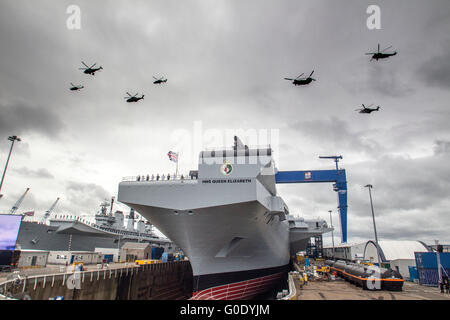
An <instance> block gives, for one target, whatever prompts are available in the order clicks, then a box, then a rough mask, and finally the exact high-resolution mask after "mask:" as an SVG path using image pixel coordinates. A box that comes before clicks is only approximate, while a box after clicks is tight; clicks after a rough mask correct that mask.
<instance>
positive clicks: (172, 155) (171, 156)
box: [167, 151, 178, 162]
mask: <svg viewBox="0 0 450 320" xmlns="http://www.w3.org/2000/svg"><path fill="white" fill-rule="evenodd" d="M167 155H168V156H169V160H170V161H173V162H178V153H176V152H173V151H169V153H168V154H167Z"/></svg>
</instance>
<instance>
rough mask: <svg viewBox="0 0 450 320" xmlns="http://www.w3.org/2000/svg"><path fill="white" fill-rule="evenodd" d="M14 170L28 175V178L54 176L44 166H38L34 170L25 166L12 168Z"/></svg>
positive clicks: (51, 177) (48, 177)
mask: <svg viewBox="0 0 450 320" xmlns="http://www.w3.org/2000/svg"><path fill="white" fill-rule="evenodd" d="M13 171H14V172H16V173H18V174H20V175H22V176H25V177H28V178H42V179H53V178H54V176H53V175H52V174H51V173H50V171H48V170H47V169H46V168H39V169H36V170H33V169H28V168H26V167H22V168H18V169H13Z"/></svg>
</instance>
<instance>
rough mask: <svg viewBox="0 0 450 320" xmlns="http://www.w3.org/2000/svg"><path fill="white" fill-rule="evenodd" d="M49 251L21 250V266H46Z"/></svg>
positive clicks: (19, 264)
mask: <svg viewBox="0 0 450 320" xmlns="http://www.w3.org/2000/svg"><path fill="white" fill-rule="evenodd" d="M48 255H49V251H45V250H32V249H29V250H21V251H20V257H19V263H18V265H17V266H18V267H19V268H27V267H45V266H46V265H47V260H48Z"/></svg>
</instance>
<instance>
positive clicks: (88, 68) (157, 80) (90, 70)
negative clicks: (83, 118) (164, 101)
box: [69, 61, 167, 102]
mask: <svg viewBox="0 0 450 320" xmlns="http://www.w3.org/2000/svg"><path fill="white" fill-rule="evenodd" d="M81 63H82V64H83V65H84V67H82V68H78V70H82V71H83V73H85V74H90V75H92V76H94V75H95V73H96V72H98V71H100V70H103V67H102V66H99V67H98V68H95V66H96V64H97V63H94V64H93V65H91V66H88V65H87V64H86V63H85V62H84V61H81ZM153 78H154V79H155V81H153V84H162V83H165V82H167V78H164V77H161V78H156V77H155V76H153ZM70 85H71V87H70V88H69V90H70V91H79V90H81V89H83V88H84V86H83V85H75V84H73V83H72V82H71V83H70ZM126 94H127V95H128V97H124V99H127V100H126V102H138V101H139V100H143V99H144V94H142V95H141V96H140V97H138V93H136V94H135V95H133V96H132V95H131V94H130V93H129V92H126Z"/></svg>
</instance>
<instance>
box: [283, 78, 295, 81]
mask: <svg viewBox="0 0 450 320" xmlns="http://www.w3.org/2000/svg"><path fill="white" fill-rule="evenodd" d="M284 80H291V81H292V80H294V79H291V78H284Z"/></svg>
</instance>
